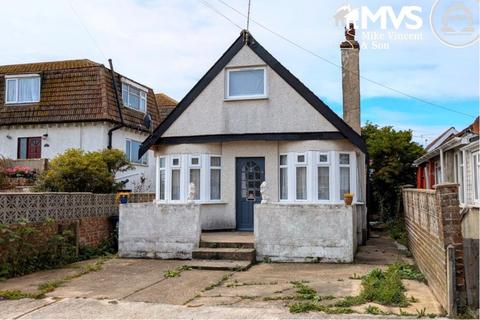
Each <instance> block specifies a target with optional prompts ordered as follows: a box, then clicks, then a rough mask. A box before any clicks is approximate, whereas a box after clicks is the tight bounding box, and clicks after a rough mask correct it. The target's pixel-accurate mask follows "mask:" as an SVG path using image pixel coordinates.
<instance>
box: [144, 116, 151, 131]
mask: <svg viewBox="0 0 480 320" xmlns="http://www.w3.org/2000/svg"><path fill="white" fill-rule="evenodd" d="M143 124H144V125H145V127H147V129H150V126H151V125H152V116H151V115H150V113H147V114H146V115H145V117H143Z"/></svg>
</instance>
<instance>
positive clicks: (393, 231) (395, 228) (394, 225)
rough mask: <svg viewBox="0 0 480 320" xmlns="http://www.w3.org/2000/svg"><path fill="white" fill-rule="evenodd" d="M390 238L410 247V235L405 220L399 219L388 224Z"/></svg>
mask: <svg viewBox="0 0 480 320" xmlns="http://www.w3.org/2000/svg"><path fill="white" fill-rule="evenodd" d="M388 231H389V233H390V237H391V238H392V239H393V240H395V241H397V242H398V243H400V244H402V245H404V246H405V247H407V246H408V233H407V229H406V227H405V222H404V221H403V219H400V218H397V219H395V220H390V221H389V222H388Z"/></svg>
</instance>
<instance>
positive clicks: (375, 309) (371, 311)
mask: <svg viewBox="0 0 480 320" xmlns="http://www.w3.org/2000/svg"><path fill="white" fill-rule="evenodd" d="M365 312H366V313H368V314H373V315H378V314H383V312H382V310H380V308H379V307H377V306H372V305H368V306H367V307H366V308H365Z"/></svg>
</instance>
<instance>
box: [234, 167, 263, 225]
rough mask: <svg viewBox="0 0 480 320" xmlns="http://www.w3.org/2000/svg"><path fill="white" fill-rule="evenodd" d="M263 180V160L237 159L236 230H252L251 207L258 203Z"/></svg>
mask: <svg viewBox="0 0 480 320" xmlns="http://www.w3.org/2000/svg"><path fill="white" fill-rule="evenodd" d="M264 180H265V158H237V164H236V186H237V187H236V193H237V195H236V212H237V230H241V231H252V230H253V205H254V204H255V203H260V201H261V200H262V199H261V195H260V184H262V182H263V181H264Z"/></svg>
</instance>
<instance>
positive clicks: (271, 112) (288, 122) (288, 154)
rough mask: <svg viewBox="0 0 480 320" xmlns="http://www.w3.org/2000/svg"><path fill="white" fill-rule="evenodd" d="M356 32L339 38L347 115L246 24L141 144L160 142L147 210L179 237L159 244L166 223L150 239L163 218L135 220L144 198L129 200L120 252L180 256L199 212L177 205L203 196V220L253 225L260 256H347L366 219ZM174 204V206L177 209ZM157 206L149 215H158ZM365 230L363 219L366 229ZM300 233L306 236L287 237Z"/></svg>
mask: <svg viewBox="0 0 480 320" xmlns="http://www.w3.org/2000/svg"><path fill="white" fill-rule="evenodd" d="M353 35H354V29H353V25H352V26H351V29H350V30H348V32H346V36H347V39H346V40H345V41H344V42H342V44H341V51H342V63H343V98H344V106H343V107H344V119H341V118H340V117H339V116H337V115H336V114H335V113H334V112H333V111H332V110H331V109H330V108H329V107H328V106H327V105H326V104H325V103H324V102H323V101H322V100H320V99H319V98H318V97H317V96H316V95H315V94H314V93H313V92H312V91H310V90H309V89H308V88H307V87H306V86H305V85H304V84H303V83H302V82H300V80H299V79H297V78H296V77H295V76H294V75H293V74H292V73H290V72H289V71H288V70H287V69H286V68H285V67H284V66H283V65H282V64H281V63H280V62H279V61H277V59H275V57H273V56H272V55H271V54H270V53H269V52H268V51H267V50H266V49H265V48H264V47H262V45H261V44H260V43H259V42H258V41H257V40H256V39H255V38H254V37H253V36H252V35H251V34H250V33H249V32H248V31H245V30H244V31H242V33H241V34H240V36H239V37H238V38H237V39H236V40H235V41H234V42H233V44H232V45H231V46H230V47H229V48H228V50H227V51H226V52H225V53H224V54H223V55H222V56H221V57H220V59H219V60H218V61H217V62H216V63H215V64H214V65H213V66H212V67H211V68H210V69H209V70H208V72H207V73H206V74H205V75H204V76H203V77H202V78H201V79H200V81H199V82H198V83H197V84H196V85H195V86H194V87H193V88H192V89H191V90H190V92H188V93H187V95H186V96H185V97H184V98H183V99H182V100H181V101H180V102H179V103H178V105H177V107H176V108H175V109H173V111H172V112H171V113H170V114H169V115H168V116H167V118H166V119H165V120H164V121H163V122H162V123H161V124H160V125H159V126H158V127H157V128H156V129H155V130H154V131H153V133H152V134H151V135H150V136H149V137H148V138H147V139H146V140H145V141H144V142H143V143H142V146H141V147H140V156H142V155H143V154H144V153H145V152H148V151H149V150H153V151H154V153H155V162H156V166H157V169H156V174H157V179H156V181H157V184H156V204H153V207H151V206H152V204H150V207H149V209H148V210H154V211H156V212H157V211H158V216H159V217H160V216H163V215H164V217H165V219H167V217H168V219H170V220H168V219H167V220H168V221H167V222H165V225H162V226H161V229H162V233H164V234H169V231H168V228H169V227H168V226H170V227H172V228H176V229H175V232H174V231H173V230H172V233H171V235H172V239H176V240H175V241H173V240H171V241H172V242H175V244H173V243H170V244H169V245H168V246H167V245H165V247H164V249H165V250H166V251H167V252H163V253H165V254H163V253H162V252H159V251H161V250H162V249H160V247H161V246H163V244H164V242H162V241H164V240H165V239H163V240H158V237H161V236H162V235H158V233H154V234H150V235H151V236H152V237H153V238H154V239H152V238H149V236H143V235H144V234H145V233H142V232H147V231H146V230H147V228H148V230H150V231H152V230H154V229H155V228H156V227H153V226H152V225H150V224H149V225H147V224H146V223H145V226H144V227H145V228H143V227H141V226H140V225H138V224H135V222H134V221H139V220H142V218H140V217H141V215H137V214H139V212H140V211H142V210H147V209H146V207H145V206H141V205H139V206H135V204H131V205H127V206H122V207H123V210H121V213H120V224H121V227H120V251H121V255H122V256H156V257H179V256H178V255H174V254H173V255H172V254H170V253H172V252H171V250H172V247H173V246H174V245H178V242H179V241H180V240H179V238H181V233H182V230H183V229H186V228H187V226H188V225H190V224H191V223H195V222H194V221H196V219H197V218H196V217H195V216H191V217H190V216H189V217H190V218H189V219H187V220H188V221H186V220H182V221H180V220H178V221H176V222H173V221H174V220H173V219H180V216H181V214H180V213H179V212H180V211H181V210H190V209H188V208H187V207H183V206H182V204H188V203H192V205H193V207H195V205H198V207H200V209H199V212H200V213H199V219H200V227H199V228H200V229H201V231H205V230H237V231H255V247H256V249H257V258H262V257H264V256H270V257H274V258H277V260H285V259H290V258H291V259H293V260H296V259H297V258H302V257H303V258H305V257H306V256H311V257H317V258H320V259H322V258H331V259H332V260H337V261H338V260H341V261H351V260H352V259H353V254H354V249H355V248H356V244H357V229H356V228H357V225H361V226H362V222H363V221H365V219H366V218H365V216H366V215H365V213H366V210H365V192H366V173H365V172H366V170H365V163H366V146H365V144H364V141H363V140H362V138H361V136H360V91H359V71H358V70H359V45H358V42H356V41H355V40H354V36H353ZM264 182H265V183H264ZM346 193H352V194H353V203H354V206H355V207H358V208H361V209H362V210H360V209H359V211H358V212H361V213H359V218H358V221H359V223H358V224H357V223H356V221H357V217H356V216H355V217H353V218H352V212H351V211H348V210H349V208H347V209H345V208H346V206H345V205H344V195H345V194H346ZM275 206H278V207H275ZM274 207H275V208H276V209H275V208H274ZM172 208H176V209H172ZM182 208H183V209H182ZM129 210H132V211H129ZM171 210H174V211H176V212H177V214H176V215H170V214H169V213H168V212H171ZM191 210H194V209H191ZM262 210H263V211H265V210H271V213H272V214H263V213H261V212H260V211H262ZM343 210H346V211H345V212H344V211H343ZM122 211H123V213H122ZM127 211H128V212H127ZM347 211H348V212H347ZM129 212H131V214H130V213H129ZM149 212H150V213H149V214H148V215H147V216H148V217H150V218H148V219H153V218H151V217H152V216H153V214H152V213H151V211H149ZM276 214H280V215H281V216H280V217H276V216H275V215H276ZM133 216H134V217H135V219H134V220H128V219H130V218H131V217H133ZM185 216H188V215H185ZM267 217H268V218H267ZM263 218H265V220H262V219H263ZM284 218H285V219H287V220H284ZM344 218H345V219H346V220H342V219H344ZM131 219H133V218H131ZM159 219H160V218H159ZM259 219H260V220H259ZM322 219H323V220H322ZM352 219H354V220H355V221H353V220H352ZM129 221H130V222H129ZM158 221H159V220H155V221H152V223H157V222H158ZM344 221H345V223H344ZM352 221H353V222H352ZM134 224H135V225H134ZM179 224H181V225H182V228H178V225H179ZM296 224H297V225H296ZM300 224H301V225H300ZM195 228H196V227H195V226H194V227H192V228H191V229H189V230H197V229H195ZM180 229H182V230H180ZM362 229H363V230H362ZM365 230H366V225H365V223H363V226H362V227H360V236H359V237H358V239H361V238H362V231H363V232H365ZM292 232H294V233H295V232H299V234H298V235H295V234H294V233H292ZM147 233H148V232H147ZM191 233H194V232H193V231H191ZM262 237H269V239H265V238H262ZM271 237H281V238H282V239H279V240H278V241H277V240H274V239H272V238H271ZM308 237H313V238H312V239H311V240H306V239H307V238H308ZM155 239H156V240H155ZM177 240H178V241H177ZM295 240H298V241H303V240H305V241H304V242H303V243H300V244H298V245H297V244H292V243H290V244H287V243H285V244H284V246H283V245H282V241H284V242H285V241H295ZM129 241H131V242H129ZM165 241H170V240H169V239H166V240H165ZM180 242H181V241H180ZM162 243H163V244H162ZM262 243H263V244H264V245H265V246H268V244H269V243H270V244H272V243H273V244H272V245H274V246H276V248H277V249H278V250H283V249H282V248H292V247H298V248H302V249H299V250H298V251H296V252H293V251H295V250H293V251H292V250H290V251H289V252H288V253H285V252H284V253H268V250H266V251H263V252H262V249H260V247H261V245H262ZM193 245H195V244H193ZM196 245H198V243H197V244H196ZM282 246H283V247H282ZM342 246H345V247H346V246H349V248H348V250H347V249H345V250H346V251H345V252H347V251H348V253H345V254H343V253H338V252H333V251H335V248H337V247H342ZM167 247H168V248H167ZM270 248H272V247H270ZM312 248H313V249H312ZM191 249H192V248H188V249H186V248H185V247H183V249H182V250H183V252H184V253H185V252H186V254H184V255H182V257H187V258H188V257H191V255H190V254H188V250H191ZM317 249H318V250H317ZM341 250H343V249H341ZM167 253H169V254H167ZM190 253H191V251H190ZM337 253H338V254H337Z"/></svg>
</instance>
